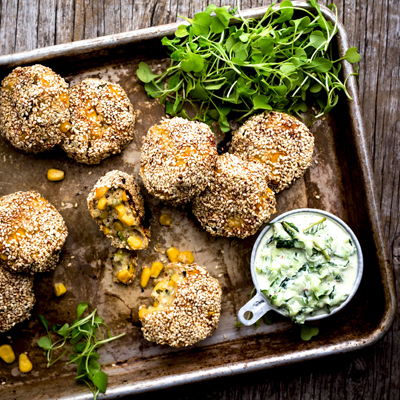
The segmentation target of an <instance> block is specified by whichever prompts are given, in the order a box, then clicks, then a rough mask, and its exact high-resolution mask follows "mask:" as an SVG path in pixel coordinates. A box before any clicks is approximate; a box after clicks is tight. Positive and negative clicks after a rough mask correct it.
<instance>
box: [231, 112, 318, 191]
mask: <svg viewBox="0 0 400 400" xmlns="http://www.w3.org/2000/svg"><path fill="white" fill-rule="evenodd" d="M313 150H314V136H313V134H312V133H311V132H310V131H309V130H308V128H307V127H306V126H305V125H304V124H303V123H302V122H300V121H299V120H298V119H296V118H294V117H292V116H290V115H288V114H284V113H280V112H276V111H272V112H267V111H266V112H264V113H261V114H258V115H255V116H253V117H251V118H250V119H249V120H248V121H247V122H246V123H245V124H244V125H243V126H242V127H240V128H239V129H238V130H237V131H236V132H234V133H233V135H232V143H231V147H230V150H229V151H230V152H231V153H233V154H236V155H238V156H240V157H243V158H244V159H246V160H249V161H255V162H259V163H262V164H263V165H264V166H265V167H266V169H267V171H268V174H269V177H270V187H271V189H272V190H273V191H274V192H275V193H278V192H280V191H281V190H283V189H286V188H288V187H289V186H291V185H292V184H293V183H294V181H295V180H296V179H298V178H300V177H301V176H303V174H304V172H305V171H306V169H307V168H308V167H309V166H310V165H311V161H312V155H313Z"/></svg>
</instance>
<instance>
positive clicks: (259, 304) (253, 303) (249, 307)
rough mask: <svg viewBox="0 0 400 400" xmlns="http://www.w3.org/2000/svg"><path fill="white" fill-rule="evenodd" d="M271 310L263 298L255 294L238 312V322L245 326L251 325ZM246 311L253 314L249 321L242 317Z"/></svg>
mask: <svg viewBox="0 0 400 400" xmlns="http://www.w3.org/2000/svg"><path fill="white" fill-rule="evenodd" d="M271 309H272V307H271V306H270V304H269V303H268V302H267V300H265V297H263V296H262V295H261V294H260V293H259V292H257V294H256V295H255V296H254V297H253V298H252V299H251V300H250V301H248V302H247V303H246V304H245V305H244V306H243V307H242V308H241V309H240V310H239V312H238V318H239V321H240V322H241V323H242V324H243V325H245V326H249V325H253V324H254V323H255V322H256V321H257V320H259V319H260V318H261V317H262V316H263V315H264V314H265V313H267V312H268V311H269V310H271ZM247 311H250V312H251V313H252V314H253V315H252V317H251V318H250V319H246V318H245V316H244V314H245V313H246V312H247Z"/></svg>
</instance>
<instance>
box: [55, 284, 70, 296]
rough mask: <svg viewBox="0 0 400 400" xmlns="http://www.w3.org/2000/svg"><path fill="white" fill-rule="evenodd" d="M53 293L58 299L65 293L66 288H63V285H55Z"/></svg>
mask: <svg viewBox="0 0 400 400" xmlns="http://www.w3.org/2000/svg"><path fill="white" fill-rule="evenodd" d="M54 293H55V294H56V296H57V297H60V296H62V295H63V294H65V293H67V288H66V287H65V286H64V284H63V283H55V284H54Z"/></svg>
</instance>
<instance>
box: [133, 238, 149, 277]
mask: <svg viewBox="0 0 400 400" xmlns="http://www.w3.org/2000/svg"><path fill="white" fill-rule="evenodd" d="M128 244H129V246H131V247H132V249H134V250H137V249H140V246H141V245H142V240H141V239H139V238H137V237H134V236H129V237H128ZM149 270H150V268H149Z"/></svg>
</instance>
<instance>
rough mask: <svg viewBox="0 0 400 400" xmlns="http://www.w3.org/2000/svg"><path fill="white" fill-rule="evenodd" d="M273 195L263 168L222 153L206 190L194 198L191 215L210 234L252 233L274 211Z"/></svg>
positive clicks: (243, 236) (245, 235) (236, 234)
mask: <svg viewBox="0 0 400 400" xmlns="http://www.w3.org/2000/svg"><path fill="white" fill-rule="evenodd" d="M275 205H276V201H275V196H274V194H273V192H272V191H271V189H269V187H268V178H267V175H266V172H265V169H264V168H263V167H262V166H261V165H259V164H257V163H253V162H249V161H246V160H243V159H241V158H240V157H238V156H235V155H234V154H229V153H225V154H222V155H221V156H219V157H218V161H217V164H216V171H215V174H214V176H213V178H212V179H211V181H210V184H209V185H208V187H207V189H206V190H205V191H204V192H203V193H201V194H199V195H198V196H196V197H195V198H194V200H193V208H192V209H193V214H194V215H195V216H196V217H197V219H198V220H199V221H200V223H201V225H202V226H203V228H205V229H206V231H207V232H209V233H211V234H212V235H217V236H237V237H239V238H242V239H243V238H245V237H247V236H250V235H253V234H254V233H256V232H257V230H258V229H259V228H260V226H261V225H262V223H263V222H264V221H265V220H267V219H268V218H269V217H270V216H271V214H273V213H275V212H276V210H275Z"/></svg>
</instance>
